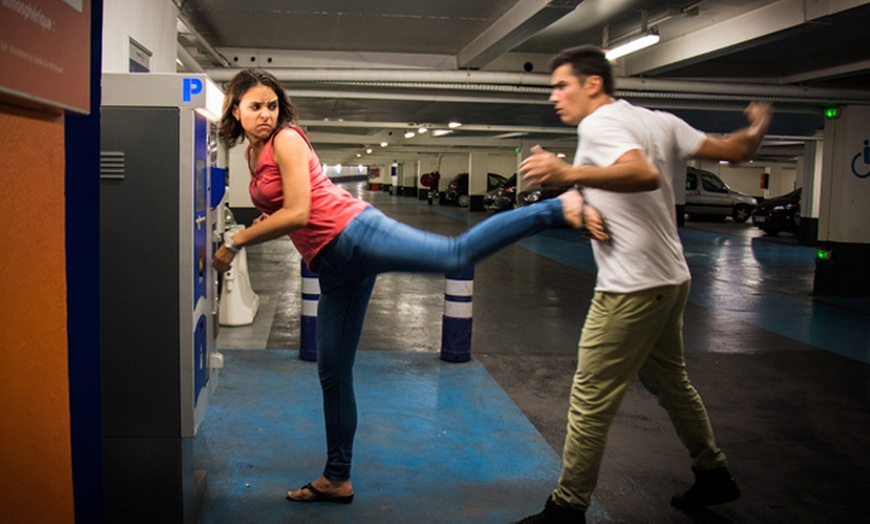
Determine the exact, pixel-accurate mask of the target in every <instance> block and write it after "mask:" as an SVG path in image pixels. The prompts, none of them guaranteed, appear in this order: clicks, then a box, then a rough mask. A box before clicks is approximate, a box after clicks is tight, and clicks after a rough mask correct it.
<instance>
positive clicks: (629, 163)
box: [520, 146, 659, 193]
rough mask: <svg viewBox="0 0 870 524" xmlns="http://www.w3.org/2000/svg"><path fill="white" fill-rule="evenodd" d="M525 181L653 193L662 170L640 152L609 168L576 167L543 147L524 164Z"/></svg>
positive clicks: (623, 156)
mask: <svg viewBox="0 0 870 524" xmlns="http://www.w3.org/2000/svg"><path fill="white" fill-rule="evenodd" d="M520 172H521V173H523V179H524V180H528V181H529V182H532V183H539V184H543V183H549V184H559V185H571V184H576V185H579V186H583V187H594V188H597V189H605V190H607V191H614V192H618V193H639V192H641V191H653V190H655V189H657V188H658V187H659V171H658V169H656V167H655V166H654V165H653V164H652V162H650V161H649V159H648V158H647V157H646V155H644V154H643V152H642V151H641V150H640V149H631V150H629V151H626V152H625V153H624V154H623V155H622V156H621V157H619V158H618V159H617V160H616V162H614V163H613V164H612V165H610V166H607V167H596V166H572V165H570V164H568V163H566V162H564V161H562V160H560V159H559V158H556V155H554V154H552V153H550V152H549V151H546V150H544V149H543V148H542V147H541V146H535V147H533V148H532V155H531V156H530V157H528V158H527V159H525V160H523V162H522V164H520Z"/></svg>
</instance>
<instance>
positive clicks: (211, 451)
mask: <svg viewBox="0 0 870 524" xmlns="http://www.w3.org/2000/svg"><path fill="white" fill-rule="evenodd" d="M223 354H224V359H225V360H224V368H223V369H222V370H221V371H220V377H219V381H218V390H217V393H216V394H215V396H214V397H213V399H212V402H211V405H210V406H209V408H208V409H209V415H208V417H206V420H205V421H204V422H203V424H202V426H201V427H200V430H199V433H198V435H197V438H196V439H194V457H195V463H196V464H195V466H196V467H197V468H198V469H204V470H206V473H207V478H208V489H207V491H206V494H205V500H204V502H203V506H202V511H201V519H200V522H202V523H203V524H220V523H227V522H232V523H245V522H252V523H253V522H257V523H269V522H305V523H318V522H324V523H325V522H353V523H369V522H371V523H379V524H380V523H385V522H432V523H438V522H444V523H466V522H467V523H476V522H480V523H489V522H493V523H495V522H499V523H504V522H510V521H514V520H518V519H519V518H522V517H524V516H526V515H528V514H531V513H536V512H538V511H540V509H541V508H542V507H543V502H544V501H545V500H546V497H547V495H548V494H549V492H550V491H551V490H552V489H553V488H554V487H555V483H556V480H557V479H558V476H559V472H560V467H561V466H560V458H559V456H558V454H557V453H555V452H554V451H553V449H552V448H551V447H550V446H549V445H548V444H547V442H546V441H545V440H544V439H543V437H542V436H541V435H540V433H538V431H537V430H536V429H535V428H534V426H532V424H531V423H530V422H529V421H528V419H526V417H525V416H524V415H523V413H522V412H521V411H520V410H519V409H518V408H517V407H516V406H515V405H514V403H513V402H512V401H511V400H510V398H509V397H508V396H507V394H506V393H505V392H504V391H503V390H502V389H501V387H500V386H499V385H498V384H497V383H496V382H495V381H494V380H493V379H492V377H491V376H490V375H489V373H488V372H487V371H486V369H485V368H484V367H483V366H482V365H481V364H479V363H477V362H475V361H471V362H468V363H464V364H450V363H446V362H442V361H440V360H439V359H438V358H437V355H435V354H432V353H409V352H382V351H360V352H359V353H358V354H357V361H356V366H355V381H356V387H357V393H358V396H357V403H358V405H359V412H360V420H359V430H358V432H357V440H356V445H355V452H354V455H355V456H354V473H353V480H354V488H355V490H356V497H355V499H354V502H353V504H351V505H349V506H336V505H329V504H300V503H292V502H288V501H286V500H284V496H285V493H286V491H287V490H288V489H295V488H298V487H299V486H302V485H303V484H305V483H306V482H309V481H311V480H314V479H315V478H316V477H317V476H319V475H320V473H321V471H322V468H323V461H324V457H325V451H324V450H325V437H324V434H323V420H322V419H323V415H322V411H321V410H322V404H321V400H320V387H319V384H318V380H317V368H316V364H313V363H310V362H303V361H300V360H299V358H298V352H297V351H289V350H288V351H283V350H282V351H278V350H267V351H244V350H239V351H224V352H223ZM589 519H590V522H608V521H610V520H611V519H610V518H609V516H608V515H607V514H606V513H605V512H603V510H602V509H601V508H600V507H599V506H598V505H597V504H593V506H592V508H590V511H589Z"/></svg>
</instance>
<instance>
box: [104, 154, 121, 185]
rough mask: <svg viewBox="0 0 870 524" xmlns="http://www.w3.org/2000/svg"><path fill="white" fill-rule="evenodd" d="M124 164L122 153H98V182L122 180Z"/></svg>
mask: <svg viewBox="0 0 870 524" xmlns="http://www.w3.org/2000/svg"><path fill="white" fill-rule="evenodd" d="M125 162H126V160H125V158H124V152H123V151H100V180H124V174H125V173H126V163H125Z"/></svg>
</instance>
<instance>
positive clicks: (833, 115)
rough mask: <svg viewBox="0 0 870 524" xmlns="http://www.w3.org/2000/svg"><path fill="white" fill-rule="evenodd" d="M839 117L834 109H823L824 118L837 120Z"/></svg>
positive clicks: (838, 113)
mask: <svg viewBox="0 0 870 524" xmlns="http://www.w3.org/2000/svg"><path fill="white" fill-rule="evenodd" d="M838 116H840V112H839V111H838V110H837V108H836V107H829V108H827V109H825V118H837V117H838Z"/></svg>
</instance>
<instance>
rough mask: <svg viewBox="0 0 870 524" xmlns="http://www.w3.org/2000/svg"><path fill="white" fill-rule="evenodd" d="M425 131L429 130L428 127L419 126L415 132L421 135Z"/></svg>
mask: <svg viewBox="0 0 870 524" xmlns="http://www.w3.org/2000/svg"><path fill="white" fill-rule="evenodd" d="M426 131H429V129H428V128H426V127H421V128H420V129H418V130H417V132H418V133H420V134H421V135H422V134H423V133H425V132H426Z"/></svg>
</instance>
